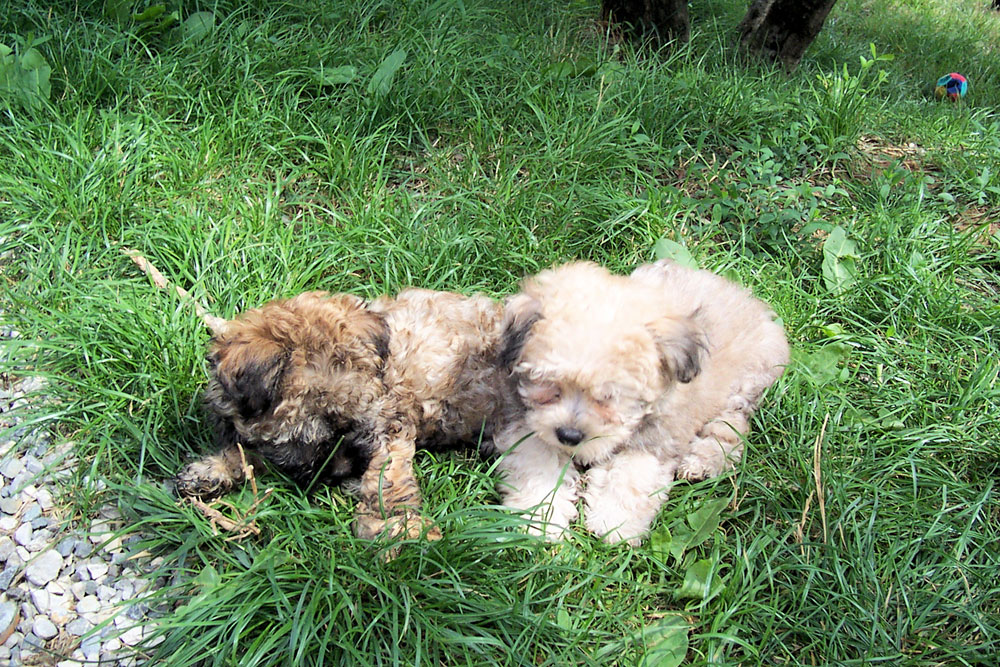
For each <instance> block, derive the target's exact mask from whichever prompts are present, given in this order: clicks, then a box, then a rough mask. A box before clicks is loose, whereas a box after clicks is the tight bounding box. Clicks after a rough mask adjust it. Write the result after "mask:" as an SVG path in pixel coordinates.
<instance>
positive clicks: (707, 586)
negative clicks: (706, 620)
mask: <svg viewBox="0 0 1000 667" xmlns="http://www.w3.org/2000/svg"><path fill="white" fill-rule="evenodd" d="M716 565H717V563H716V561H715V560H714V559H712V558H703V559H702V560H699V561H695V562H694V563H692V564H691V567H689V568H688V569H687V571H686V572H685V573H684V582H683V583H682V584H681V587H680V588H678V589H677V590H676V591H675V592H674V597H676V598H678V599H694V600H702V601H703V602H708V601H709V600H711V599H712V598H714V597H715V596H716V595H718V594H719V593H720V592H721V591H722V589H723V588H724V585H723V583H722V579H721V578H720V577H719V575H718V572H717V571H716V569H715V568H716Z"/></svg>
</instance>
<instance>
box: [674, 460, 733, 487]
mask: <svg viewBox="0 0 1000 667" xmlns="http://www.w3.org/2000/svg"><path fill="white" fill-rule="evenodd" d="M727 469H729V465H728V464H727V463H726V462H725V461H724V460H723V459H722V456H721V455H720V456H710V457H703V456H698V455H697V454H688V455H687V456H685V457H684V458H683V459H681V462H680V463H679V464H678V466H677V477H678V478H680V479H686V480H688V481H689V482H696V481H698V480H702V479H708V478H710V477H716V476H718V475H720V474H722V473H723V472H724V471H725V470H727Z"/></svg>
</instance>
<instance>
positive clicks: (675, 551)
mask: <svg viewBox="0 0 1000 667" xmlns="http://www.w3.org/2000/svg"><path fill="white" fill-rule="evenodd" d="M693 537H694V533H693V532H691V529H690V528H688V527H687V526H685V525H684V524H683V523H678V524H677V525H675V526H674V531H673V540H672V541H671V542H670V555H671V556H673V557H674V560H676V561H677V562H678V563H680V562H681V558H682V557H683V556H684V551H685V550H687V548H688V547H689V546H691V539H692V538H693Z"/></svg>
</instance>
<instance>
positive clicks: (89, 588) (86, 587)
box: [83, 580, 97, 595]
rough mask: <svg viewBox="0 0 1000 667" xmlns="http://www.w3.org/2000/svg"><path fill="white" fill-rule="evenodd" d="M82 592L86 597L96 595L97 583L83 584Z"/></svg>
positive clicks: (86, 582) (87, 582)
mask: <svg viewBox="0 0 1000 667" xmlns="http://www.w3.org/2000/svg"><path fill="white" fill-rule="evenodd" d="M83 592H84V593H86V594H87V595H97V582H96V581H93V580H91V581H85V582H83Z"/></svg>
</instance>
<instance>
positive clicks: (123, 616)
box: [0, 378, 164, 667]
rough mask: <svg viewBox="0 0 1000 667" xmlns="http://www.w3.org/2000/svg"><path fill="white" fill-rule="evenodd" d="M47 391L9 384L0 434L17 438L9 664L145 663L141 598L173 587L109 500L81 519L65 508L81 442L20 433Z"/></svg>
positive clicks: (6, 501) (7, 618)
mask: <svg viewBox="0 0 1000 667" xmlns="http://www.w3.org/2000/svg"><path fill="white" fill-rule="evenodd" d="M41 390H44V381H43V380H41V379H38V378H27V379H25V380H22V381H21V382H20V383H19V384H17V385H15V386H14V387H13V388H6V389H5V388H3V387H2V386H0V433H6V434H8V436H7V437H9V438H11V439H7V440H0V665H6V664H10V665H32V664H36V665H62V666H65V667H68V666H69V665H79V664H82V663H87V664H90V665H101V666H105V665H107V666H111V665H115V666H122V667H124V666H128V667H132V666H133V665H137V664H141V663H142V662H143V659H142V657H141V655H140V654H139V653H138V652H137V650H136V648H133V647H137V646H138V645H139V644H140V643H141V642H142V641H143V640H144V639H145V638H147V637H148V636H149V634H150V632H151V631H152V624H151V613H150V611H149V607H148V605H147V604H145V603H139V602H138V600H140V599H141V598H144V597H145V596H147V595H149V594H150V593H151V592H152V591H153V590H156V589H157V588H159V587H160V586H162V585H163V584H164V581H163V580H162V579H159V580H156V581H150V580H149V577H148V576H147V575H146V574H145V573H146V572H148V571H152V570H153V569H155V568H156V567H157V566H158V565H159V564H160V562H159V560H158V559H155V558H154V559H148V558H129V553H128V551H127V544H126V543H127V542H129V541H130V540H125V543H123V540H122V538H121V537H115V535H114V531H115V530H116V529H117V528H118V527H119V520H120V516H119V514H118V512H117V510H116V509H115V508H114V507H112V506H110V505H108V506H104V507H102V508H101V509H100V510H99V511H98V513H97V515H96V516H92V517H86V518H84V519H81V520H76V521H71V520H68V519H67V517H65V516H64V515H63V510H62V508H60V506H59V503H58V499H59V498H60V496H61V493H62V485H64V484H66V483H67V482H68V480H70V479H71V475H72V472H73V468H74V466H75V465H76V459H75V457H74V455H73V445H72V443H69V442H57V441H55V440H53V437H52V435H51V434H49V433H45V432H38V431H34V432H30V433H27V432H19V430H18V425H19V424H20V420H19V417H18V408H21V407H23V406H24V405H25V401H26V400H27V395H28V394H32V393H35V392H39V391H41ZM11 434H12V435H11ZM95 485H96V486H97V487H98V488H99V487H100V486H102V484H101V482H100V481H99V480H98V481H96V482H95Z"/></svg>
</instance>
